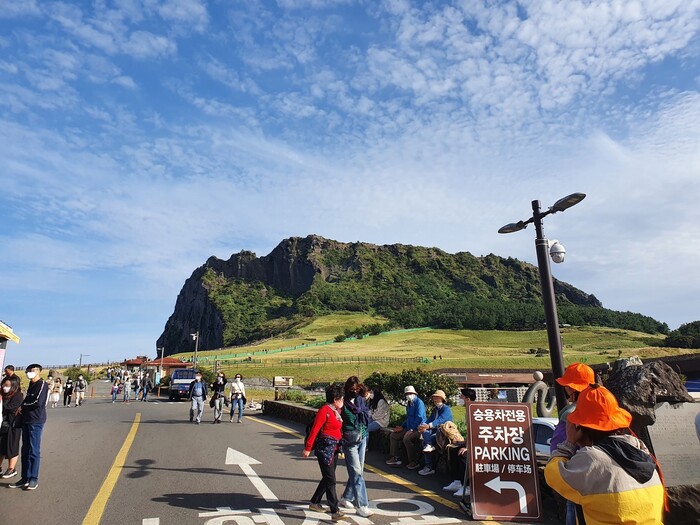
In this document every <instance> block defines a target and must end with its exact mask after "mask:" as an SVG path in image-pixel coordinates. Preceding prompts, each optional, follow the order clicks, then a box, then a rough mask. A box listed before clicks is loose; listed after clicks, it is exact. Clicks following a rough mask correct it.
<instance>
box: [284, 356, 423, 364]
mask: <svg viewBox="0 0 700 525" xmlns="http://www.w3.org/2000/svg"><path fill="white" fill-rule="evenodd" d="M429 362H430V359H428V358H425V357H352V356H351V357H295V358H289V359H282V361H281V364H283V365H294V364H300V365H305V364H314V363H429Z"/></svg>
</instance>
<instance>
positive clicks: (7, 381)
mask: <svg viewBox="0 0 700 525" xmlns="http://www.w3.org/2000/svg"><path fill="white" fill-rule="evenodd" d="M0 397H2V427H1V428H0V472H2V463H3V460H4V459H7V470H6V471H5V472H4V473H2V478H3V479H7V478H12V477H14V476H16V475H17V470H16V467H17V460H19V440H20V438H21V437H22V426H21V421H19V420H18V419H17V416H16V414H17V409H19V407H20V406H21V405H22V401H23V400H24V396H23V395H22V392H21V391H20V388H19V377H17V376H16V375H12V376H10V377H5V378H4V379H3V380H2V391H1V392H0Z"/></svg>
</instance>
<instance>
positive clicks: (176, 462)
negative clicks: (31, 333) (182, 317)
mask: <svg viewBox="0 0 700 525" xmlns="http://www.w3.org/2000/svg"><path fill="white" fill-rule="evenodd" d="M96 388H97V390H96V391H97V392H98V393H99V392H100V391H104V390H106V389H107V388H108V386H107V385H105V384H101V385H97V387H96ZM251 416H252V417H246V419H245V420H244V423H241V424H237V423H228V418H226V419H225V422H224V423H222V424H218V425H213V424H212V423H211V422H212V419H213V415H212V410H211V409H209V408H208V407H207V408H206V410H205V417H204V421H203V422H202V424H200V425H195V424H193V423H190V422H189V418H188V404H187V403H186V402H167V401H165V400H155V399H154V400H152V401H148V402H146V403H142V402H132V403H130V404H122V403H120V402H117V403H115V404H112V403H111V401H110V400H109V399H107V398H94V399H88V400H87V401H86V403H85V405H84V406H82V407H71V408H63V407H59V408H56V409H49V418H48V422H47V424H46V426H45V428H44V434H43V443H42V458H41V471H40V480H39V488H38V489H37V490H36V491H33V492H31V491H25V490H19V489H10V488H8V487H7V485H9V484H10V483H11V482H14V481H16V480H17V479H18V478H13V479H10V480H2V481H0V513H1V515H2V516H3V517H4V518H8V521H7V523H11V522H16V523H22V524H26V525H33V524H42V525H45V524H46V523H47V522H52V523H61V524H97V523H101V524H104V525H111V524H114V525H125V524H139V525H174V524H177V525H179V524H200V525H219V524H223V523H237V524H243V525H249V524H250V525H252V524H253V523H268V524H272V525H281V524H304V525H312V524H315V523H324V522H325V523H330V519H329V515H327V514H326V515H324V514H319V513H315V512H310V511H308V509H306V508H305V507H306V505H307V504H308V498H309V497H310V496H311V494H312V493H313V491H314V489H315V488H316V484H317V483H318V479H319V471H318V466H317V463H316V460H315V459H314V458H313V457H312V458H310V459H304V458H302V457H301V450H302V438H301V436H300V434H303V432H304V430H303V428H302V427H301V425H298V424H294V423H289V422H287V421H283V420H275V419H272V418H267V417H264V416H261V415H260V414H257V415H251ZM127 449H128V452H127ZM120 451H121V454H122V456H123V460H120V459H119V455H120ZM115 459H116V465H114V466H113V464H115ZM227 459H228V461H227ZM384 459H385V458H384V457H383V456H381V455H379V454H373V453H369V454H368V457H367V465H368V466H367V471H366V476H365V477H366V483H367V490H368V493H369V497H370V500H371V502H370V505H371V507H372V508H373V510H374V511H375V514H374V515H372V516H371V517H370V518H361V517H359V516H356V515H354V514H353V511H349V513H348V514H347V519H346V520H345V522H346V523H356V524H358V525H371V524H373V523H374V524H394V523H395V524H398V523H401V524H402V525H409V524H410V523H421V524H424V525H427V524H432V523H435V524H438V523H440V524H442V523H470V522H469V521H467V520H466V519H465V514H464V513H462V512H461V511H460V510H459V508H458V506H457V505H456V503H457V500H456V499H455V498H453V497H452V496H451V495H449V494H448V493H445V492H442V491H441V490H440V487H441V486H442V485H444V484H447V483H448V482H449V481H450V480H446V479H444V477H442V476H437V475H436V476H429V477H420V476H418V475H417V473H415V472H411V471H408V470H405V469H391V468H390V467H387V466H386V465H385V464H384V461H383V460H384ZM227 463H228V464H227ZM337 472H338V480H339V485H338V492H339V495H340V493H341V492H342V489H343V487H344V483H345V481H346V480H347V472H346V470H345V465H344V462H343V461H340V462H339V464H338V471H337ZM110 482H111V483H112V485H110ZM418 484H420V485H418ZM421 492H422V493H421ZM324 504H325V501H324ZM414 520H415V521H414ZM491 523H493V522H491Z"/></svg>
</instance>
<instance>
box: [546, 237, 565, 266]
mask: <svg viewBox="0 0 700 525" xmlns="http://www.w3.org/2000/svg"><path fill="white" fill-rule="evenodd" d="M549 256H550V257H551V258H552V260H553V261H554V262H555V263H557V264H559V263H563V262H564V257H565V256H566V249H565V248H564V245H563V244H562V243H560V242H559V241H550V242H549Z"/></svg>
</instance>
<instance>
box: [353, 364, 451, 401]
mask: <svg viewBox="0 0 700 525" xmlns="http://www.w3.org/2000/svg"><path fill="white" fill-rule="evenodd" d="M375 374H377V375H378V374H379V373H378V372H375V373H374V374H372V375H371V376H370V378H373V377H374V376H375ZM370 378H368V380H369V379H370ZM382 380H383V384H384V395H385V396H386V397H388V398H389V399H392V400H394V401H396V402H398V403H405V402H406V399H405V397H404V393H403V389H404V388H405V387H407V386H408V385H411V386H413V388H415V389H416V392H417V393H418V397H420V398H421V399H422V400H423V401H428V400H430V396H432V395H433V393H435V391H436V390H442V391H443V392H445V395H446V396H447V401H448V404H449V401H450V398H452V397H454V396H456V395H457V394H458V392H459V390H458V388H457V384H456V383H455V382H454V380H453V379H452V378H450V377H447V376H441V375H439V374H436V373H435V372H431V371H428V370H424V369H422V368H414V369H413V370H403V371H402V372H401V373H399V374H385V375H384V376H383V377H382ZM365 383H367V381H365Z"/></svg>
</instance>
